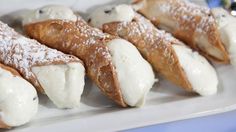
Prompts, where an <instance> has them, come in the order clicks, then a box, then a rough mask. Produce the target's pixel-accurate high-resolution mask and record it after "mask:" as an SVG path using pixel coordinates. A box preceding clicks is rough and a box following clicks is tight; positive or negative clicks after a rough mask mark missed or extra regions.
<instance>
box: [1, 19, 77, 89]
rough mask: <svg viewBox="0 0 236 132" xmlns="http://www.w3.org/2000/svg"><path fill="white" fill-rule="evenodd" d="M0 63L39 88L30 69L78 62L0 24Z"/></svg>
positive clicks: (74, 58)
mask: <svg viewBox="0 0 236 132" xmlns="http://www.w3.org/2000/svg"><path fill="white" fill-rule="evenodd" d="M0 61H1V62H3V63H4V64H6V65H9V66H11V67H13V68H15V69H17V70H18V71H19V72H20V73H21V74H22V75H23V76H24V77H25V78H26V79H27V80H28V81H30V82H31V83H33V84H34V85H35V86H36V87H40V85H39V82H38V81H37V79H35V78H36V77H35V75H34V74H33V73H32V71H31V70H32V67H34V66H41V65H51V64H65V63H68V62H79V61H80V60H79V59H77V58H76V57H74V56H70V55H66V54H64V53H62V52H59V51H57V50H54V49H50V48H48V47H46V46H44V45H42V44H40V43H38V42H37V41H35V40H32V39H28V38H26V37H24V36H22V35H20V34H18V33H16V32H15V31H14V30H13V29H11V28H10V27H9V26H7V25H6V24H4V23H2V22H0Z"/></svg>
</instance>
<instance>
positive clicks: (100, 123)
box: [0, 0, 236, 132]
mask: <svg viewBox="0 0 236 132" xmlns="http://www.w3.org/2000/svg"><path fill="white" fill-rule="evenodd" d="M114 1H115V0H114ZM114 1H113V2H112V0H99V1H98V0H86V1H85V0H66V1H65V0H57V1H56V0H50V1H49V0H34V1H33V0H24V1H23V0H21V1H20V0H1V2H0V16H4V17H1V18H0V19H1V20H2V19H4V21H7V22H8V23H9V22H10V23H11V21H12V20H13V19H15V16H16V15H14V14H18V13H19V12H20V10H24V9H30V8H32V9H33V8H37V7H40V6H42V5H48V4H63V5H67V6H70V7H72V8H73V9H74V10H78V11H80V12H83V13H82V14H84V12H87V11H91V9H93V8H94V7H96V6H98V5H102V4H105V3H114ZM116 2H119V3H123V2H127V1H125V0H119V1H116ZM198 2H199V1H198ZM7 14H8V15H7ZM9 14H10V15H9ZM6 15H7V17H6ZM217 72H218V75H219V80H220V85H219V92H218V94H217V95H214V96H210V97H200V96H196V95H191V94H189V93H186V92H184V91H182V90H181V89H179V88H177V87H176V86H174V85H172V84H170V83H169V82H167V81H165V80H163V79H161V81H160V83H159V84H156V85H155V86H154V87H153V89H152V90H151V92H150V93H149V95H148V98H147V103H146V105H145V106H144V107H143V108H125V109H124V108H118V107H117V106H116V105H115V104H113V103H112V102H111V101H109V100H108V99H107V98H106V97H104V96H103V95H101V93H100V92H99V91H98V89H97V88H96V86H94V84H92V83H91V82H90V81H89V80H87V83H86V88H85V91H84V94H83V97H82V104H81V107H80V108H78V109H73V110H59V109H56V108H55V106H54V105H53V104H52V103H51V102H50V101H49V100H48V99H47V97H45V96H43V95H40V107H39V112H38V114H37V116H36V117H35V118H34V119H33V120H32V122H30V123H28V124H26V125H24V126H22V127H19V128H15V129H12V130H10V131H11V132H15V131H34V132H42V131H45V130H47V131H56V132H60V131H70V132H72V131H94V130H96V131H114V130H124V129H130V128H135V127H141V126H146V125H153V124H158V123H164V122H170V121H176V120H182V119H187V118H193V117H200V116H206V115H211V114H215V113H221V112H226V111H229V110H233V109H236V96H235V93H236V89H235V86H236V81H235V79H236V71H235V69H234V68H233V67H232V66H217ZM144 79H145V78H144ZM209 80H210V79H209ZM207 82H208V80H206V83H207Z"/></svg>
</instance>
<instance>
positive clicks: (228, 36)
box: [212, 8, 236, 66]
mask: <svg viewBox="0 0 236 132" xmlns="http://www.w3.org/2000/svg"><path fill="white" fill-rule="evenodd" d="M212 14H213V16H214V17H215V19H216V22H217V25H218V29H219V31H220V36H221V40H222V42H223V43H224V45H225V46H226V48H227V50H228V52H229V55H230V59H231V63H232V64H233V65H234V66H236V32H235V31H236V18H235V17H233V16H231V15H230V14H229V13H228V12H227V11H226V10H224V9H223V8H215V9H212Z"/></svg>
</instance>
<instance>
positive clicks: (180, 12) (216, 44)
mask: <svg viewBox="0 0 236 132" xmlns="http://www.w3.org/2000/svg"><path fill="white" fill-rule="evenodd" d="M134 6H135V7H136V8H137V9H138V12H140V13H141V14H143V15H144V16H145V17H147V18H148V19H150V20H151V21H152V22H153V24H154V25H156V26H158V27H159V28H161V29H164V30H166V31H168V32H170V33H172V34H173V35H174V36H175V37H176V38H178V39H180V40H181V41H183V42H185V43H186V44H188V45H189V46H190V47H191V48H193V49H194V50H197V51H199V52H200V53H201V54H202V55H204V56H205V57H207V58H208V59H211V60H213V61H216V62H220V63H229V56H228V53H227V52H226V50H225V47H224V45H223V43H222V42H221V39H220V34H219V32H218V29H217V25H216V22H215V19H214V17H213V16H212V15H211V12H210V10H209V9H206V8H203V7H200V6H197V5H195V4H192V3H190V2H188V1H186V0H136V2H135V5H134Z"/></svg>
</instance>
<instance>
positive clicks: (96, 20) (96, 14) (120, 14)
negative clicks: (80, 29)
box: [89, 4, 135, 28]
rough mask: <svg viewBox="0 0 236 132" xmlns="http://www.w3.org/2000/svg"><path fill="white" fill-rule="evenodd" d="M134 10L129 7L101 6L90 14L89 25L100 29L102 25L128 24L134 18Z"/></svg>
mask: <svg viewBox="0 0 236 132" xmlns="http://www.w3.org/2000/svg"><path fill="white" fill-rule="evenodd" d="M134 15H135V13H134V10H133V8H132V7H131V6H129V5H124V4H122V5H117V6H114V5H110V6H103V7H100V8H98V9H96V10H94V11H93V12H92V13H91V14H90V17H89V18H90V24H91V25H92V26H94V27H97V28H102V25H103V24H105V23H110V22H121V21H122V22H130V21H132V20H133V18H134Z"/></svg>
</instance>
